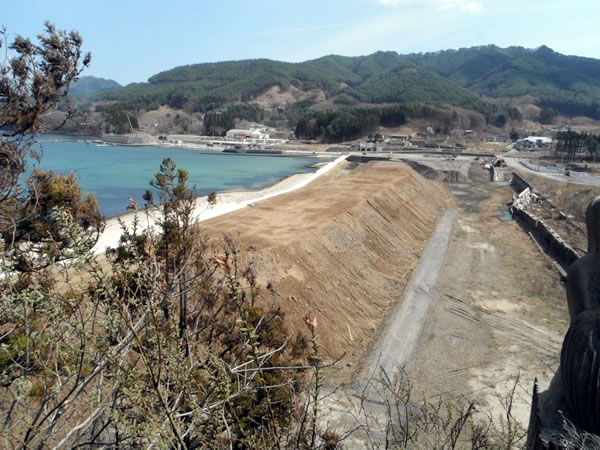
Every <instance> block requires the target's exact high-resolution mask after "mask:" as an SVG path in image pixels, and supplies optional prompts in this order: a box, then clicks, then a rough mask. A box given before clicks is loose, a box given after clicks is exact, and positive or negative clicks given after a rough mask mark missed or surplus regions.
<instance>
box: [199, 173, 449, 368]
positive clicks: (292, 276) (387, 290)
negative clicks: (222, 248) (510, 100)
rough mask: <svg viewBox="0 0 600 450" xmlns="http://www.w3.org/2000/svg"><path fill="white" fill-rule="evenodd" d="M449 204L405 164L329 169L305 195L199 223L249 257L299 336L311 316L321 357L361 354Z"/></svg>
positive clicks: (440, 188) (439, 189)
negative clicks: (227, 236) (235, 242)
mask: <svg viewBox="0 0 600 450" xmlns="http://www.w3.org/2000/svg"><path fill="white" fill-rule="evenodd" d="M454 201H455V200H454V198H453V196H452V194H450V192H449V191H448V190H447V188H446V187H445V186H444V185H442V184H441V183H436V182H432V181H428V180H426V179H425V178H423V177H422V176H420V175H419V174H417V173H416V172H414V171H412V170H411V169H410V168H409V167H407V166H405V165H404V164H398V163H397V162H396V163H391V162H371V163H367V164H359V165H351V164H346V165H345V166H343V167H341V168H339V169H336V170H334V171H333V172H332V173H331V174H330V175H327V176H324V177H322V178H320V179H318V180H317V181H315V182H314V183H311V184H310V185H309V186H307V187H306V188H303V189H301V190H299V191H296V192H293V193H290V194H286V195H282V196H279V197H275V198H273V199H270V200H267V201H264V202H260V203H257V204H255V205H254V207H252V208H247V209H244V210H241V211H238V212H235V213H232V214H228V215H226V216H223V217H220V218H215V219H213V220H210V221H207V222H205V223H204V227H205V228H206V229H207V231H208V233H209V235H211V236H214V237H218V236H219V235H221V234H222V233H223V232H227V233H231V234H234V235H236V234H237V235H238V238H239V241H240V243H241V246H242V248H243V249H251V253H252V254H253V255H254V256H255V258H256V261H257V269H258V275H259V281H260V282H261V284H262V286H266V284H267V283H269V282H270V283H271V285H272V286H273V287H274V293H273V294H272V295H271V294H269V293H268V292H264V293H265V294H266V295H264V296H263V297H264V299H265V300H264V301H267V302H268V301H272V302H273V303H275V304H276V305H278V306H281V308H282V309H283V310H284V311H285V313H286V316H287V319H288V324H289V327H290V328H291V329H292V330H294V331H296V330H297V331H302V332H306V330H305V326H304V325H303V321H302V317H303V316H304V315H305V314H307V313H311V314H312V315H314V316H316V317H317V321H318V333H319V336H320V342H321V345H322V350H323V352H324V354H325V356H326V358H328V359H329V358H337V357H339V356H341V355H342V354H343V353H344V352H348V354H349V355H350V360H351V361H352V360H354V359H355V358H356V357H358V356H360V354H361V352H364V351H365V348H366V344H367V343H368V342H369V341H371V340H372V339H373V338H374V337H375V334H376V332H377V330H378V327H379V325H380V324H381V323H382V321H383V319H384V318H385V316H386V313H387V312H388V311H389V310H390V308H391V307H392V305H393V304H394V303H395V302H397V301H398V300H400V299H401V298H402V294H403V290H404V287H405V285H406V282H407V279H408V278H409V276H410V274H411V272H412V270H413V268H414V267H415V265H416V264H417V262H418V260H419V257H420V255H421V252H422V251H423V248H424V246H425V244H426V242H427V240H428V239H429V237H430V235H431V233H432V231H433V230H434V228H435V225H436V223H437V220H438V218H439V217H440V215H441V213H442V212H443V211H444V210H445V209H446V208H448V207H449V206H451V205H454Z"/></svg>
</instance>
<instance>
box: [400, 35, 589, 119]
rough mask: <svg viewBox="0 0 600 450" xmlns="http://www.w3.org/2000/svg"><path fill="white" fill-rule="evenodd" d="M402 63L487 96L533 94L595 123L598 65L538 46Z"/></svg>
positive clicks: (465, 52) (459, 53) (469, 51)
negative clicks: (428, 71) (422, 69)
mask: <svg viewBox="0 0 600 450" xmlns="http://www.w3.org/2000/svg"><path fill="white" fill-rule="evenodd" d="M406 59H407V60H409V61H411V62H412V63H414V64H416V65H417V66H419V67H422V68H424V69H427V70H431V71H433V72H435V73H437V74H438V75H440V76H442V77H445V78H447V79H449V80H452V81H454V82H456V83H458V84H460V85H461V86H463V87H465V88H468V89H470V90H472V91H475V92H478V93H481V94H485V95H488V96H490V97H517V96H521V95H532V96H534V97H537V98H538V101H539V102H540V104H541V105H543V106H547V107H552V108H554V109H555V110H556V111H557V112H559V113H561V114H565V115H585V116H588V117H592V118H600V60H597V59H593V58H583V57H579V56H567V55H562V54H560V53H557V52H555V51H553V50H552V49H550V48H548V47H546V46H541V47H539V48H537V49H535V50H529V49H525V48H522V47H509V48H505V49H503V48H500V47H497V46H495V45H489V46H483V47H473V48H468V49H460V50H446V51H442V52H435V53H423V54H412V55H407V56H406Z"/></svg>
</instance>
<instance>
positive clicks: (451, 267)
mask: <svg viewBox="0 0 600 450" xmlns="http://www.w3.org/2000/svg"><path fill="white" fill-rule="evenodd" d="M470 177H471V183H469V184H466V185H461V186H455V187H454V188H453V191H454V192H455V193H456V194H457V197H458V198H459V200H460V205H461V211H460V213H459V216H458V218H457V220H456V223H455V225H454V229H453V232H452V234H451V235H450V242H449V245H448V251H447V253H446V257H445V261H444V264H443V266H442V269H441V272H440V276H439V278H438V285H437V290H436V292H435V294H434V295H433V308H432V310H431V312H430V314H429V316H428V319H427V321H426V323H425V326H424V329H423V333H422V336H421V342H420V344H419V347H418V349H417V352H416V358H415V361H414V364H413V365H412V367H411V368H410V373H411V375H412V377H413V379H414V380H415V383H416V388H417V391H418V392H420V393H421V394H422V395H424V396H426V397H435V396H438V395H443V396H445V397H452V396H464V397H466V398H468V399H478V400H479V404H480V405H481V406H483V408H484V411H485V413H488V412H491V413H492V414H494V415H500V414H502V413H503V410H502V407H501V402H500V399H501V398H502V397H504V396H505V395H506V394H507V393H508V390H509V388H510V386H511V383H512V380H513V379H514V378H515V377H516V376H517V375H520V385H519V387H518V389H517V391H516V399H515V409H514V411H513V413H515V415H516V417H517V419H518V420H519V421H520V422H521V423H522V424H524V425H526V424H527V420H528V415H529V402H530V399H531V389H532V386H533V381H534V378H535V377H538V378H539V379H540V380H541V385H544V383H547V382H548V381H549V379H550V377H551V375H552V374H553V372H554V370H555V369H556V367H557V365H558V359H559V352H560V346H561V343H562V339H563V336H564V333H565V332H566V329H567V327H568V313H567V304H566V299H565V293H564V288H563V286H562V285H561V282H560V280H559V276H558V274H557V273H556V272H555V271H554V269H553V268H552V265H551V264H550V262H549V260H548V259H547V258H546V257H545V256H543V255H541V254H540V252H539V250H538V249H537V247H536V246H535V245H534V243H533V242H532V241H531V239H530V238H529V237H528V235H527V234H526V233H525V232H524V231H523V230H522V229H521V228H520V227H519V225H518V224H517V223H516V222H514V221H502V220H500V219H499V217H500V216H501V215H502V214H503V213H504V211H505V205H506V202H507V201H509V200H510V198H511V195H512V190H511V188H510V187H509V186H506V185H502V184H498V183H490V182H489V181H488V179H489V178H488V175H487V172H485V171H484V170H483V168H482V167H481V166H479V165H475V164H474V165H472V167H471V172H470Z"/></svg>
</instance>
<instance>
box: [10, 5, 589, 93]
mask: <svg viewBox="0 0 600 450" xmlns="http://www.w3.org/2000/svg"><path fill="white" fill-rule="evenodd" d="M4 1H5V2H6V3H5V4H4V5H2V8H1V9H0V26H4V27H5V28H6V29H7V31H8V33H9V35H11V36H12V37H14V36H15V35H17V34H20V35H22V36H25V37H29V38H32V39H33V38H35V37H36V36H37V35H38V34H39V33H40V32H41V31H42V29H43V24H44V22H45V21H47V20H49V21H51V22H52V23H54V25H55V26H56V27H57V28H59V29H63V30H69V31H70V30H77V31H79V33H80V34H81V35H82V37H83V39H84V50H86V51H89V52H91V53H92V64H91V66H90V68H89V69H88V70H86V71H85V73H84V75H93V76H97V77H103V78H109V79H113V80H115V81H117V82H119V83H121V84H123V85H125V84H129V83H132V82H145V81H147V80H148V78H149V77H151V76H152V75H154V74H156V73H159V72H162V71H165V70H169V69H172V68H173V67H177V66H181V65H187V64H196V63H203V62H216V61H228V60H240V59H253V58H269V59H275V60H279V61H289V62H300V61H306V60H309V59H314V58H318V57H321V56H324V55H330V54H338V55H345V56H359V55H367V54H370V53H373V52H376V51H378V50H382V51H388V50H393V51H396V52H398V53H401V54H402V53H415V52H431V51H438V50H445V49H457V48H461V47H472V46H476V45H487V44H496V45H498V46H500V47H508V46H511V45H520V46H523V47H526V48H536V47H539V46H540V45H547V46H548V47H550V48H552V49H554V50H555V51H558V52H560V53H565V54H569V55H579V56H587V57H593V58H599V59H600V27H598V26H597V21H598V19H599V18H600V1H598V0H569V1H564V0H558V1H557V0H543V1H542V0H301V1H300V0H294V1H292V0H210V1H206V0H169V1H165V0H162V1H157V0H145V1H139V0H119V1H115V0H102V1H90V0H76V1H66V0H64V1H63V0H53V1H49V0H19V1H16V0H4Z"/></svg>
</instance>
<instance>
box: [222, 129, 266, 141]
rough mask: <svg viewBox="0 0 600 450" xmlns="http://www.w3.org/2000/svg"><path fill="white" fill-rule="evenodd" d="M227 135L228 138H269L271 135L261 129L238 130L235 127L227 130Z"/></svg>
mask: <svg viewBox="0 0 600 450" xmlns="http://www.w3.org/2000/svg"><path fill="white" fill-rule="evenodd" d="M225 136H226V137H227V139H255V140H265V139H269V135H268V134H266V133H263V132H261V131H260V130H238V129H235V128H233V129H231V130H229V131H227V133H226V135H225Z"/></svg>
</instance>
